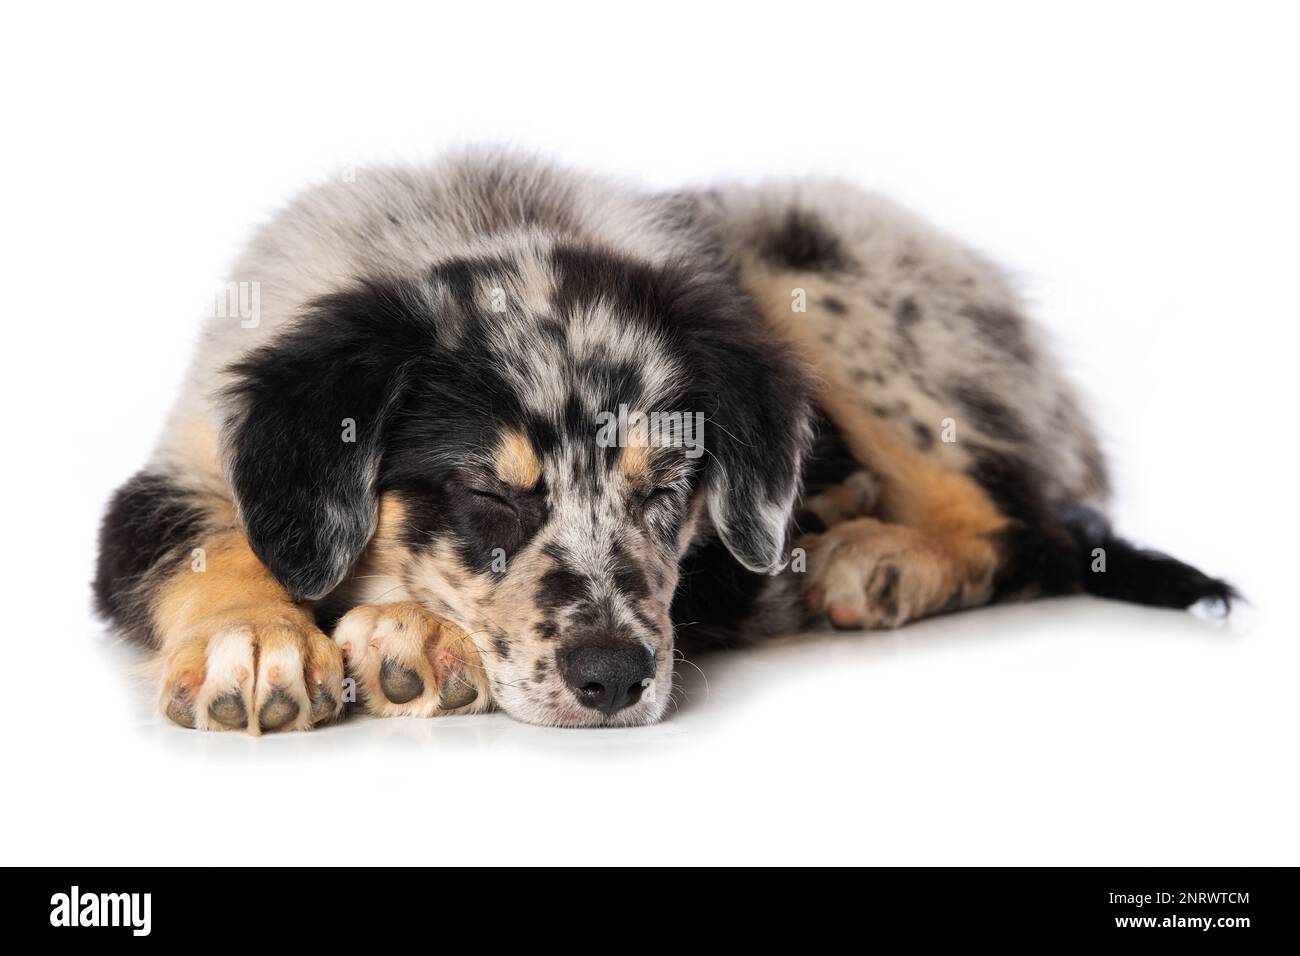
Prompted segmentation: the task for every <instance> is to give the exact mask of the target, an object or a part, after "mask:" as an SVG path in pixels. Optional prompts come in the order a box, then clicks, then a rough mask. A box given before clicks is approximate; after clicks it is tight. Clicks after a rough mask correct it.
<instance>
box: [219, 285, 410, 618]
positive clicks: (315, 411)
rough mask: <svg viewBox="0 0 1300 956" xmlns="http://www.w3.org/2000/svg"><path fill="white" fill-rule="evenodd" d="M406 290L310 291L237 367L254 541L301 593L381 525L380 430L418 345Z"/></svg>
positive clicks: (228, 449)
mask: <svg viewBox="0 0 1300 956" xmlns="http://www.w3.org/2000/svg"><path fill="white" fill-rule="evenodd" d="M400 292H401V290H400V289H397V288H396V287H389V286H385V285H382V284H378V283H366V284H362V285H360V286H358V287H356V288H354V289H351V290H349V291H346V292H340V293H337V294H334V295H329V296H325V297H323V298H321V299H318V300H316V301H315V302H314V303H312V305H311V307H310V308H309V309H308V310H307V312H306V314H305V315H304V316H303V317H302V318H301V319H300V320H299V321H298V322H297V323H296V324H295V325H294V326H293V327H292V328H290V329H289V330H288V331H286V332H284V333H281V334H280V335H279V336H277V337H276V338H275V340H274V341H273V342H272V343H271V344H269V345H266V346H263V347H261V348H259V349H257V350H255V351H253V352H252V353H250V354H249V355H247V356H246V357H245V358H243V359H242V360H241V361H239V362H238V363H236V364H235V365H233V366H231V367H230V369H229V370H228V371H229V373H230V374H231V375H232V376H233V381H232V383H231V384H230V385H229V386H228V387H227V388H226V389H225V392H224V396H225V398H226V400H227V402H228V403H229V409H230V412H229V414H228V417H227V420H226V422H225V426H224V428H223V431H222V444H223V452H224V455H225V458H226V463H227V469H228V472H229V476H230V481H231V485H232V487H233V489H234V493H235V500H236V503H237V505H238V509H239V515H240V518H241V521H242V522H243V526H244V531H245V533H246V534H247V536H248V541H249V544H250V545H251V546H252V548H253V551H254V552H255V553H256V554H257V556H258V557H259V558H260V559H261V560H262V563H263V564H265V565H266V566H267V568H268V569H270V571H271V573H272V574H274V575H275V577H276V578H277V579H278V580H279V582H280V583H281V584H283V585H284V586H285V588H286V589H287V590H288V591H289V594H290V595H291V596H292V597H293V599H294V600H296V601H302V600H314V599H317V598H321V597H323V596H324V595H326V594H328V593H329V592H330V591H332V590H333V589H334V588H335V587H337V586H338V584H339V583H340V582H341V581H342V580H343V578H344V577H345V576H346V575H347V573H348V572H349V571H350V570H351V569H352V567H353V565H355V564H356V562H357V559H358V558H359V557H360V556H361V552H362V550H363V549H364V548H365V546H366V544H367V543H368V542H369V540H370V538H371V536H372V535H373V534H374V531H375V524H376V520H377V513H378V498H377V490H376V485H377V479H378V473H379V459H380V454H381V451H382V447H383V430H384V427H385V422H386V420H387V419H388V418H389V417H390V415H391V413H392V411H393V409H394V406H395V405H396V403H397V401H398V398H399V395H400V393H401V391H402V381H403V378H404V374H405V368H406V364H407V363H408V362H409V361H410V360H411V359H412V358H413V357H414V356H415V354H417V353H416V348H417V347H418V342H419V340H420V339H419V337H420V333H421V331H426V332H427V329H426V330H421V329H420V328H419V326H420V325H421V323H427V319H421V318H420V317H418V316H416V315H414V314H413V313H412V312H411V311H410V308H409V301H410V300H409V299H408V298H407V297H405V296H403V295H401V294H400Z"/></svg>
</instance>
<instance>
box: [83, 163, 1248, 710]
mask: <svg viewBox="0 0 1300 956" xmlns="http://www.w3.org/2000/svg"><path fill="white" fill-rule="evenodd" d="M231 278H232V281H233V282H235V283H250V284H251V283H255V284H256V289H257V293H258V294H257V301H258V302H259V304H260V313H259V314H258V315H257V316H256V317H255V321H252V322H249V321H243V322H241V321H240V320H239V317H237V318H214V319H212V320H210V322H209V325H208V328H207V329H206V334H205V336H204V339H203V345H202V347H201V349H200V350H199V353H198V355H197V357H196V359H195V362H194V366H193V369H192V372H191V377H190V381H189V383H188V384H187V386H186V387H185V388H184V389H183V391H182V394H181V398H180V400H179V401H178V403H177V405H176V407H175V408H174V410H173V412H172V414H171V416H170V418H169V420H168V423H167V426H166V428H165V430H164V434H163V437H162V440H161V441H160V443H159V446H158V448H157V449H156V451H155V453H154V455H153V456H152V458H151V460H150V462H149V463H148V464H147V466H146V467H145V469H144V470H143V471H142V472H141V474H140V475H138V476H137V477H136V478H134V479H132V480H131V481H130V482H129V483H128V484H127V485H125V486H124V487H123V489H122V490H121V491H120V492H119V493H118V495H117V497H116V498H115V499H114V502H113V503H112V505H111V506H110V508H109V512H108V515H107V517H106V519H105V522H104V527H103V532H102V538H101V541H102V544H101V559H100V569H99V575H98V578H97V580H96V592H97V595H98V599H99V603H100V607H101V609H102V610H103V612H104V613H105V614H106V615H108V616H109V617H111V618H112V619H113V620H114V621H115V622H116V623H117V624H118V625H119V626H120V627H122V628H123V629H124V630H125V631H127V632H128V633H131V634H133V635H134V636H137V637H139V638H140V639H141V640H143V641H145V642H146V643H148V644H150V645H151V646H153V647H155V648H157V649H158V651H159V653H160V658H161V659H162V660H163V662H164V665H165V666H164V670H165V676H164V679H163V695H162V701H163V709H164V711H165V712H166V713H167V714H168V716H170V717H171V718H172V719H173V720H175V721H176V722H178V723H182V724H185V725H187V726H197V727H204V728H209V729H236V730H248V731H251V732H259V731H264V730H275V729H288V728H305V727H308V726H311V725H313V724H315V723H319V722H322V721H324V720H328V719H332V718H333V717H334V716H336V715H337V713H338V712H339V710H340V707H341V705H342V702H343V701H344V700H345V699H346V698H347V690H348V684H347V683H346V682H344V680H343V674H344V666H345V664H346V668H347V673H348V674H349V675H351V677H352V678H353V680H355V681H356V688H357V690H358V692H359V693H358V695H357V703H358V705H359V706H362V707H365V708H366V709H368V710H369V711H371V712H372V713H376V714H380V715H397V714H417V715H421V716H429V715H433V714H438V713H470V712H474V711H477V710H482V709H484V708H486V707H488V706H497V707H500V708H502V709H504V710H505V711H507V712H508V713H510V714H511V715H512V716H515V717H517V718H519V719H521V720H527V721H532V722H536V723H542V724H562V725H619V724H637V723H646V722H650V721H654V720H657V719H659V718H660V717H662V716H663V715H664V713H665V712H666V709H667V707H668V706H669V703H670V699H671V687H672V668H673V654H674V649H675V647H676V646H677V644H678V642H680V641H682V640H689V639H695V640H711V641H718V640H736V639H745V638H747V637H753V636H755V635H759V634H762V633H771V632H776V631H782V630H789V629H793V628H796V627H798V626H801V625H808V624H810V623H816V622H817V621H820V620H829V621H830V622H831V623H834V624H836V625H839V626H852V627H862V626H866V627H881V626H897V625H898V624H901V623H904V622H906V621H907V620H911V619H914V618H917V617H922V616H925V615H928V614H935V613H940V612H944V611H950V610H956V609H959V608H962V607H971V606H977V605H979V604H985V603H988V602H989V601H992V600H997V599H1002V598H1010V597H1026V596H1032V595H1035V594H1040V593H1061V592H1065V591H1072V590H1090V591H1094V592H1097V593H1102V594H1107V595H1109V596H1114V597H1120V598H1123V599H1127V600H1139V601H1144V602H1146V603H1157V604H1177V605H1180V606H1184V605H1186V604H1190V603H1192V602H1193V601H1195V600H1199V599H1202V598H1219V599H1222V600H1225V601H1226V600H1227V598H1228V597H1229V596H1230V595H1231V591H1230V589H1229V588H1227V586H1226V585H1223V584H1222V583H1221V582H1217V581H1214V580H1213V579H1210V578H1207V577H1205V576H1204V575H1201V574H1200V572H1198V571H1195V570H1194V569H1192V568H1189V567H1187V566H1186V565H1182V564H1180V563H1178V562H1175V561H1173V559H1170V558H1166V557H1164V556H1159V555H1154V554H1152V553H1149V552H1141V551H1138V550H1136V549H1133V548H1132V547H1130V546H1128V545H1127V544H1125V543H1124V542H1122V541H1120V540H1119V539H1117V538H1115V537H1114V536H1113V535H1112V534H1111V533H1110V531H1109V529H1108V527H1107V526H1106V524H1105V522H1104V519H1102V518H1101V517H1100V511H1099V509H1100V508H1101V507H1102V506H1103V505H1104V499H1105V496H1106V492H1107V479H1106V472H1105V467H1104V464H1103V461H1102V458H1101V455H1100V453H1099V451H1098V447H1097V442H1096V440H1095V438H1094V436H1093V432H1092V430H1091V427H1090V426H1089V424H1088V422H1087V420H1086V418H1085V416H1084V414H1083V413H1082V411H1081V409H1080V404H1079V401H1078V399H1077V398H1076V396H1075V394H1074V392H1073V390H1072V389H1071V388H1070V387H1069V385H1068V384H1067V383H1066V382H1065V381H1064V379H1063V378H1062V376H1061V375H1060V373H1059V371H1058V370H1057V367H1056V365H1055V364H1054V363H1053V361H1052V360H1051V358H1050V356H1049V355H1048V354H1047V351H1046V349H1045V348H1044V347H1043V344H1042V342H1041V341H1040V338H1039V336H1038V334H1037V332H1036V330H1035V329H1034V327H1033V326H1032V325H1031V324H1029V323H1028V322H1027V321H1026V320H1025V318H1024V310H1023V308H1022V307H1021V305H1020V303H1019V302H1018V301H1017V299H1016V297H1015V295H1014V293H1013V292H1012V290H1011V289H1010V287H1009V285H1008V284H1007V282H1006V281H1005V280H1004V279H1003V278H1002V276H1001V275H1000V274H999V273H998V271H997V270H996V269H995V268H994V267H992V266H991V265H989V264H988V263H987V262H985V261H984V260H983V259H982V258H980V257H979V256H977V255H975V254H973V253H971V252H969V251H968V250H966V249H965V248H964V247H962V246H960V245H958V244H956V243H954V242H952V241H950V240H948V239H946V238H945V237H942V236H940V235H938V234H936V233H935V232H934V231H933V230H932V229H930V228H929V227H928V226H926V225H925V224H923V223H921V222H919V221H918V220H916V219H914V218H913V217H911V216H910V215H908V214H906V213H905V212H903V211H901V210H899V209H897V208H896V207H894V206H892V205H891V204H889V203H888V202H886V201H885V200H883V199H880V198H879V197H875V196H871V195H867V194H863V193H861V192H859V191H857V190H856V189H854V188H853V187H851V186H848V185H845V184H841V183H826V182H823V183H804V184H771V185H767V186H762V187H753V188H750V187H724V188H720V189H716V190H711V191H708V192H699V193H673V194H667V195H655V194H645V193H639V192H636V191H633V190H629V189H626V188H622V187H617V186H614V185H612V184H609V183H606V182H603V181H601V180H597V179H593V178H589V177H585V176H581V175H578V174H575V173H572V172H569V171H566V170H562V169H557V168H554V167H551V166H548V165H545V164H543V163H539V162H535V161H530V160H523V159H516V158H510V157H501V156H490V155H483V154H467V155H462V156H457V157H453V158H449V159H447V160H444V161H443V162H441V163H439V164H437V165H434V166H431V167H427V168H384V169H373V170H360V171H356V173H355V175H354V176H350V177H348V178H347V179H346V180H338V181H333V182H328V183H325V184H322V185H319V186H317V187H315V188H314V189H312V190H309V191H308V192H306V193H304V194H303V195H302V196H301V197H299V198H298V199H297V200H295V201H294V202H293V203H292V204H291V205H290V206H289V207H287V208H286V209H285V210H283V211H282V212H280V213H279V214H278V215H277V216H276V217H275V218H274V219H273V220H272V221H271V222H270V223H269V224H268V225H267V226H265V227H264V228H263V229H262V230H261V231H260V232H259V233H258V235H256V236H255V237H254V239H253V240H252V242H251V243H250V244H249V247H248V249H247V250H246V251H245V253H244V255H243V256H242V257H241V258H240V259H239V261H238V263H237V264H236V266H235V268H234V270H233V273H232V277H231ZM244 318H246V317H244ZM642 414H644V415H645V416H647V417H651V416H655V415H662V416H663V420H664V421H666V422H667V425H666V427H663V428H655V429H648V428H645V427H644V421H645V420H644V419H641V420H639V421H640V422H641V424H640V425H638V424H636V422H637V421H638V418H637V416H638V415H642ZM602 416H604V417H605V418H606V419H608V417H609V416H613V417H615V418H616V419H617V420H618V421H622V420H623V419H624V418H626V417H627V416H631V418H632V420H633V424H632V426H631V427H630V428H623V429H619V428H616V429H615V430H614V432H613V433H612V434H613V435H615V436H616V437H615V438H614V439H613V440H609V439H610V433H608V432H604V431H602V429H603V428H604V427H605V425H606V424H608V422H607V421H604V422H603V421H602ZM674 416H675V417H674ZM697 420H698V421H700V422H702V432H701V434H699V435H697V436H693V434H692V429H691V427H690V426H692V425H693V424H694V423H695V422H696V421H697ZM602 436H603V437H602ZM695 438H698V439H699V440H698V441H696V440H694V439H695ZM696 452H698V454H697V453H696ZM1098 547H1100V548H1103V549H1110V550H1111V551H1113V552H1114V554H1115V556H1116V559H1117V561H1116V565H1117V566H1118V567H1119V568H1120V571H1121V576H1122V578H1123V580H1116V579H1115V577H1114V575H1112V576H1111V577H1109V578H1103V579H1098V578H1097V577H1095V576H1092V577H1090V576H1089V575H1088V573H1087V572H1086V568H1087V566H1088V565H1087V558H1088V556H1089V555H1090V554H1091V553H1092V551H1093V550H1094V549H1095V548H1098ZM196 556H201V557H203V558H204V559H205V560H197V559H196ZM200 565H201V566H200ZM326 632H331V633H332V638H333V639H332V640H330V639H327V638H326V636H325V635H326Z"/></svg>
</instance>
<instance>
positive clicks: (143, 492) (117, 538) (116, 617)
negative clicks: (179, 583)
mask: <svg viewBox="0 0 1300 956" xmlns="http://www.w3.org/2000/svg"><path fill="white" fill-rule="evenodd" d="M207 529H208V515H207V514H206V512H204V511H203V510H202V509H200V508H199V507H197V506H196V505H195V503H194V499H193V497H192V496H191V495H190V494H189V493H187V492H186V491H185V490H183V489H182V488H180V487H179V486H178V485H176V484H175V483H174V482H173V481H172V480H171V479H169V478H167V477H166V476H164V475H156V474H149V473H147V472H141V473H140V474H138V475H136V476H135V477H134V478H132V479H131V480H130V481H128V482H127V483H126V484H124V485H123V486H122V487H121V488H119V489H118V490H117V492H116V493H115V494H114V495H113V499H112V501H111V502H110V503H109V506H108V512H107V513H106V514H105V515H104V520H103V523H102V524H101V525H100V529H99V562H98V567H97V569H96V573H95V582H94V592H95V606H96V609H97V610H98V611H99V613H100V614H102V615H104V616H105V617H107V618H109V619H110V620H112V621H113V623H115V624H116V625H117V626H118V627H119V628H121V629H122V631H124V632H125V633H126V634H127V635H129V636H131V637H133V638H135V639H137V640H140V641H143V642H145V643H155V635H154V634H153V630H152V626H151V623H150V621H149V608H148V600H147V595H144V594H141V593H140V589H141V587H142V586H144V585H145V583H146V581H147V580H148V577H149V574H150V572H151V571H153V570H154V569H155V568H165V567H170V566H173V565H179V564H180V563H181V562H182V561H184V560H186V559H187V558H188V557H189V555H190V552H191V551H192V550H193V549H194V548H196V547H198V546H199V545H201V544H202V542H203V536H204V533H205V532H206V531H207Z"/></svg>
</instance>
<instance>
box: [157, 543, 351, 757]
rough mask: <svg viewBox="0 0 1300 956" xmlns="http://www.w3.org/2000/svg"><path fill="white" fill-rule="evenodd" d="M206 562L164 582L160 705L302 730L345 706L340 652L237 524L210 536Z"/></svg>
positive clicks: (204, 726)
mask: <svg viewBox="0 0 1300 956" xmlns="http://www.w3.org/2000/svg"><path fill="white" fill-rule="evenodd" d="M202 567H203V570H201V571H199V570H193V569H191V568H190V567H189V566H186V567H184V568H182V569H181V570H179V571H177V572H176V573H175V574H173V575H172V576H171V578H170V579H169V580H168V581H167V582H166V583H165V584H164V585H163V586H162V587H161V588H160V589H159V591H158V595H157V598H156V599H155V601H154V605H153V609H152V610H153V620H154V625H155V627H156V628H157V631H158V633H159V634H160V635H161V637H162V646H161V652H162V660H163V667H164V676H163V684H162V697H161V706H162V709H163V712H164V713H165V714H166V715H167V716H168V717H169V718H170V719H171V720H173V721H175V722H176V723H179V724H181V725H183V726H187V727H196V728H198V729H201V730H243V731H247V732H248V733H251V734H258V733H261V732H262V731H264V730H266V731H269V730H305V729H307V728H309V727H311V726H312V725H313V724H314V723H320V722H323V721H326V720H330V719H332V718H334V717H336V716H338V714H339V713H340V712H341V709H342V700H343V693H342V682H343V661H342V656H341V655H340V654H339V651H338V649H337V648H336V647H335V646H334V644H333V643H332V642H331V641H330V640H329V638H327V637H326V636H325V635H324V634H322V633H321V632H320V630H318V629H317V627H316V625H315V623H314V621H313V620H312V615H311V610H310V608H308V607H307V606H306V605H301V604H294V603H293V602H292V601H291V600H289V596H288V594H287V593H286V592H285V590H284V588H282V587H281V586H280V584H279V582H277V581H276V580H275V578H274V577H272V575H271V573H270V572H269V571H268V570H267V569H266V568H265V567H264V566H263V565H262V563H261V562H260V561H258V559H257V557H256V555H254V554H253V552H252V549H251V548H249V546H248V542H247V541H246V540H245V539H244V536H243V535H242V534H241V533H239V532H238V531H234V530H231V531H223V532H220V533H217V534H215V535H213V536H212V537H210V538H209V539H207V540H206V541H205V543H204V545H203V565H202Z"/></svg>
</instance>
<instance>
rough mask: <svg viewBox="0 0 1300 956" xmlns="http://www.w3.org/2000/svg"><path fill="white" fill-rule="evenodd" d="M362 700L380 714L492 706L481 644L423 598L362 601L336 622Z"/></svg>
mask: <svg viewBox="0 0 1300 956" xmlns="http://www.w3.org/2000/svg"><path fill="white" fill-rule="evenodd" d="M334 641H335V643H336V644H338V646H339V648H340V649H341V650H342V652H343V658H344V660H345V661H346V664H347V671H348V674H349V675H350V676H351V677H352V678H353V679H354V680H355V681H356V683H357V702H358V703H359V704H361V705H362V706H363V707H364V708H365V710H366V711H367V712H368V713H371V714H374V715H376V716H378V717H434V716H440V715H443V714H472V713H477V712H478V711H481V710H485V709H486V708H487V707H488V703H489V697H488V683H487V677H486V675H485V674H484V672H483V667H482V665H481V664H480V662H479V655H478V651H477V649H476V648H475V647H474V642H473V641H472V640H471V639H470V637H469V635H468V634H466V633H465V632H464V631H462V630H461V629H460V628H459V627H457V626H456V625H455V624H453V623H451V622H450V621H448V620H445V619H444V618H441V617H438V616H437V615H436V614H432V613H430V612H429V611H426V610H425V609H424V608H423V607H422V606H420V605H419V604H413V603H410V602H398V603H394V604H380V605H363V606H361V607H357V608H353V609H352V610H351V611H349V612H348V613H347V614H346V615H344V617H343V619H342V620H341V621H339V623H338V626H337V627H336V628H335V629H334Z"/></svg>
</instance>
